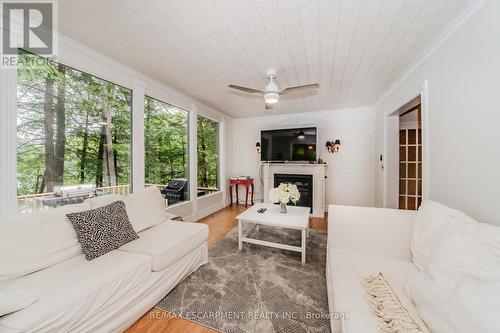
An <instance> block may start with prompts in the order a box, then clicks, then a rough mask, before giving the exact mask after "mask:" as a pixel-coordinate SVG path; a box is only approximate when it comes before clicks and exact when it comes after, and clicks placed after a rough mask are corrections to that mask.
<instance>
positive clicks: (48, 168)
mask: <svg viewBox="0 0 500 333" xmlns="http://www.w3.org/2000/svg"><path fill="white" fill-rule="evenodd" d="M53 96H54V81H53V80H52V79H51V78H47V79H45V96H44V106H43V111H44V129H45V173H44V176H43V182H42V185H41V186H40V193H42V192H43V191H44V190H45V189H46V190H47V192H53V190H54V179H55V177H54V174H55V160H54V100H53Z"/></svg>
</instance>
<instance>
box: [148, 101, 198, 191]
mask: <svg viewBox="0 0 500 333" xmlns="http://www.w3.org/2000/svg"><path fill="white" fill-rule="evenodd" d="M144 112H145V120H144V136H145V154H146V156H145V163H146V165H145V170H146V183H148V184H162V185H166V184H168V182H169V181H170V180H171V179H179V178H186V179H187V178H188V170H189V160H188V151H189V145H188V112H187V111H185V110H183V109H180V108H178V107H175V106H173V105H170V104H167V103H164V102H161V101H158V100H156V99H154V98H151V97H148V96H146V99H145V106H144Z"/></svg>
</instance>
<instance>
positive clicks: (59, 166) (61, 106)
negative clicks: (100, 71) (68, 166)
mask: <svg viewBox="0 0 500 333" xmlns="http://www.w3.org/2000/svg"><path fill="white" fill-rule="evenodd" d="M57 69H58V71H59V73H60V75H61V76H62V78H63V80H62V83H60V84H59V85H58V87H57V104H56V142H55V151H54V161H55V165H54V167H55V170H54V173H55V175H54V176H55V179H54V181H55V184H56V185H63V183H64V155H65V150H66V84H65V72H66V70H65V68H64V66H63V65H59V67H58V68H57Z"/></svg>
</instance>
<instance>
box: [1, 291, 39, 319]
mask: <svg viewBox="0 0 500 333" xmlns="http://www.w3.org/2000/svg"><path fill="white" fill-rule="evenodd" d="M38 298H39V295H38V293H37V292H35V291H29V290H0V317H1V316H5V315H7V314H9V313H12V312H16V311H19V310H22V309H24V308H27V307H28V306H30V305H31V304H33V303H35V302H36V301H38Z"/></svg>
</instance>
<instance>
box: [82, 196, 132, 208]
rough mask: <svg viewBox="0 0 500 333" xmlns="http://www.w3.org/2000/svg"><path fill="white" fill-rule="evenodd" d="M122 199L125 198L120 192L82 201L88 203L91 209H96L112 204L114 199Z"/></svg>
mask: <svg viewBox="0 0 500 333" xmlns="http://www.w3.org/2000/svg"><path fill="white" fill-rule="evenodd" d="M123 199H125V197H124V196H123V195H120V194H106V195H103V196H100V197H94V198H90V199H87V200H85V201H84V202H85V203H87V204H89V205H90V207H91V208H92V209H96V208H101V207H104V206H107V205H109V204H112V203H113V202H115V201H120V200H121V201H123Z"/></svg>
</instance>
